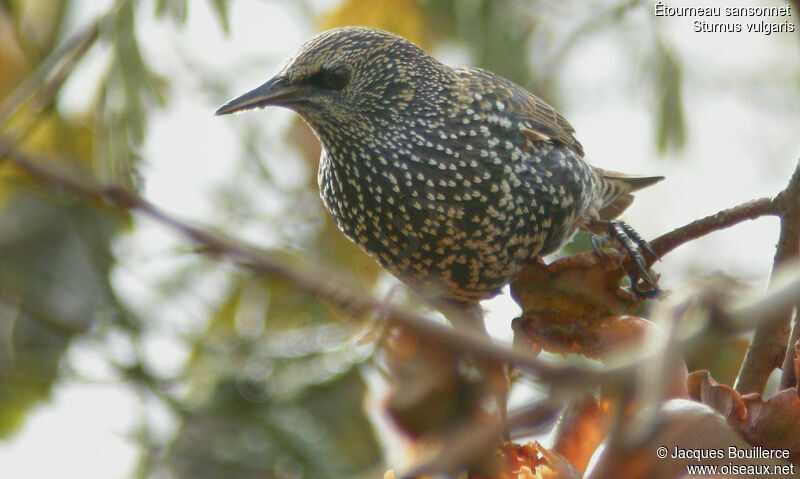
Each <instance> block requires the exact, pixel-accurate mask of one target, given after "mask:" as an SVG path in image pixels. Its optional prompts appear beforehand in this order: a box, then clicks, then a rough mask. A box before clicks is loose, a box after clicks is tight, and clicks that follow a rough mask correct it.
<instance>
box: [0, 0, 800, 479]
mask: <svg viewBox="0 0 800 479" xmlns="http://www.w3.org/2000/svg"><path fill="white" fill-rule="evenodd" d="M109 3H110V2H109V1H88V0H86V1H84V2H81V8H80V11H78V12H76V13H75V14H74V18H75V27H76V28H79V27H80V26H81V25H84V24H85V23H86V22H87V21H88V19H90V18H92V17H93V13H92V12H101V11H104V10H105V9H106V8H107V5H108V4H109ZM209 3H210V2H206V1H192V2H190V4H191V5H190V7H191V10H190V15H189V21H188V24H187V25H186V27H185V28H184V29H176V28H174V27H173V26H172V24H171V23H169V22H165V21H155V20H154V19H152V15H150V12H152V1H150V2H144V3H143V5H142V8H140V14H139V16H138V20H137V22H138V25H139V29H140V33H141V35H140V39H141V40H142V41H143V42H144V45H143V48H144V52H143V54H144V56H145V58H147V59H148V61H149V62H151V64H152V65H153V66H154V68H155V69H156V70H157V71H159V72H161V73H162V74H164V75H165V76H167V77H169V78H171V79H172V78H176V79H177V81H176V82H175V84H174V85H173V86H172V90H171V91H170V95H169V96H170V104H169V106H168V107H167V108H166V109H165V110H164V111H158V112H155V113H154V115H153V120H152V121H151V123H150V129H149V135H148V139H147V144H146V145H145V148H144V158H145V165H144V166H143V167H142V169H141V173H142V175H143V177H144V178H145V184H146V187H145V190H144V195H145V196H146V197H147V199H149V200H151V201H153V202H154V203H155V204H157V205H158V206H159V207H162V208H164V209H166V210H167V211H170V212H173V213H177V214H179V215H180V216H181V217H183V218H187V219H192V220H195V221H198V222H202V223H205V224H209V223H210V224H224V223H225V221H224V219H221V218H218V214H219V212H220V209H219V207H218V206H216V205H215V204H214V203H213V198H214V195H212V194H210V193H211V192H213V191H214V190H215V189H216V188H217V187H218V186H219V185H220V184H221V182H224V181H226V180H227V179H229V178H230V176H231V173H230V170H231V168H232V165H233V164H234V159H235V158H238V157H239V145H238V142H237V138H236V135H235V131H236V129H237V127H241V126H242V125H244V124H245V122H249V123H248V124H253V122H255V124H258V125H263V132H264V135H265V136H267V137H268V138H270V139H271V140H272V141H271V143H272V144H278V143H280V138H281V134H282V128H283V126H284V125H286V124H287V121H288V120H289V119H290V118H291V113H290V112H287V111H282V110H277V109H272V110H268V111H263V112H258V113H251V114H250V115H248V116H237V117H233V118H231V117H225V118H216V117H214V116H213V112H214V110H215V109H216V108H217V107H218V106H219V103H218V102H215V100H219V99H212V98H208V97H206V96H204V95H202V94H201V93H200V89H199V88H200V81H201V80H202V78H197V77H196V76H195V75H196V74H197V73H198V72H196V71H194V70H192V69H189V68H187V63H186V59H187V58H188V59H190V60H191V61H192V62H200V64H201V68H202V71H201V73H202V72H208V71H216V72H219V75H220V77H221V78H224V79H225V80H226V81H227V82H228V84H229V85H230V87H231V92H244V91H247V90H249V89H251V88H253V87H255V86H257V85H258V84H260V83H261V82H263V81H264V80H266V79H267V78H268V77H269V76H270V75H271V74H272V73H274V72H275V71H276V70H277V68H278V65H279V64H280V63H281V62H282V61H283V60H284V59H285V58H287V57H288V56H289V55H291V54H292V53H293V52H294V50H295V49H296V48H297V47H298V46H299V45H300V44H301V43H302V41H303V40H304V39H305V38H307V37H308V36H310V35H311V34H312V33H313V31H312V30H310V26H309V25H307V23H306V22H305V21H303V19H301V18H298V17H296V16H295V15H296V13H295V12H294V11H293V10H292V9H290V8H286V7H285V6H284V4H283V3H280V2H277V1H263V0H262V1H259V0H237V1H234V2H232V4H231V19H230V20H231V22H230V23H231V27H232V28H231V29H232V33H231V35H230V36H227V37H226V36H224V35H222V33H221V32H220V30H219V29H218V27H217V23H216V19H215V18H214V17H213V15H212V13H211V11H210V9H209V6H208V4H209ZM598 3H603V2H598ZM668 3H669V5H671V6H679V5H691V4H694V5H712V4H715V5H720V6H723V7H724V6H730V5H748V4H749V5H763V4H772V3H771V2H764V3H762V2H759V1H757V0H752V1H733V0H731V1H729V2H699V1H698V2H680V3H679V2H677V1H675V2H668ZM332 4H335V2H334V1H333V0H327V1H324V2H319V8H320V9H324V8H328V7H329V6H330V5H332ZM776 4H777V3H776ZM578 10H579V9H578ZM578 10H576V12H575V13H576V15H578V14H580V11H578ZM651 12H652V11H648V10H647V9H642V11H640V12H638V13H637V14H636V15H633V16H631V17H630V20H629V26H630V28H628V29H626V30H624V31H620V32H618V33H614V34H606V35H604V36H603V37H599V36H597V35H591V36H589V37H587V40H585V41H584V42H582V43H581V44H580V46H579V48H577V49H575V50H574V51H573V53H572V54H571V56H570V57H569V58H568V59H567V61H566V64H565V67H564V69H563V71H562V73H561V75H560V76H559V77H558V81H559V82H560V84H561V87H560V89H561V91H562V94H561V98H562V99H563V101H562V104H561V105H559V106H560V107H561V108H560V109H561V111H562V113H564V114H565V116H566V117H567V118H568V119H569V121H570V122H571V123H572V124H573V126H574V127H575V128H576V130H577V135H578V138H579V139H580V141H581V142H582V143H583V145H584V147H585V150H586V151H587V157H588V159H589V161H590V162H592V163H594V164H596V165H598V166H601V167H604V168H608V169H613V170H619V171H626V172H631V173H640V174H647V175H652V174H662V175H665V176H666V177H667V180H666V181H664V182H662V183H660V184H658V185H656V186H654V187H652V188H650V189H648V190H646V191H644V192H642V193H641V194H640V195H638V197H637V201H636V202H635V203H634V205H633V206H632V207H631V208H630V210H629V211H628V212H627V213H626V219H627V220H628V222H629V223H631V224H632V225H635V227H636V229H637V230H638V231H639V232H640V233H642V235H643V236H644V237H645V238H652V237H654V236H657V235H659V234H662V233H664V232H667V231H669V230H671V229H673V228H675V227H677V226H680V225H683V224H685V223H687V222H689V221H691V220H694V219H697V218H699V217H702V216H705V215H708V214H712V213H715V212H717V211H719V210H720V209H723V208H726V207H731V206H734V205H737V204H739V203H742V202H744V201H747V200H750V199H754V198H758V197H761V196H769V195H773V194H775V193H777V192H778V191H779V190H780V189H782V188H783V187H784V186H785V183H786V181H787V180H788V177H789V175H790V173H791V171H792V169H793V168H794V165H795V163H796V161H797V158H798V155H800V145H799V142H798V138H800V137H799V136H798V132H800V116H798V115H797V112H798V111H800V109H799V108H798V105H799V104H800V102H799V101H798V95H797V90H796V89H795V90H791V89H789V88H788V87H786V89H784V90H780V89H776V88H783V87H780V83H779V82H776V83H775V84H771V83H770V82H771V81H773V80H775V79H779V80H780V79H785V81H784V82H783V84H784V85H790V84H791V83H792V82H794V83H795V84H796V82H797V78H798V67H797V65H798V64H800V62H798V60H800V41H798V40H799V39H800V36H799V35H800V33H798V32H795V33H777V34H773V35H770V36H765V35H762V34H753V33H740V34H711V33H693V32H692V31H691V22H692V21H693V20H694V19H687V18H671V19H667V18H654V17H653V16H652V14H651ZM584 13H585V12H584ZM790 21H793V22H794V23H795V26H796V28H798V29H800V25H798V20H797V15H796V14H795V15H793V16H792V17H791V18H790ZM637 22H638V23H637ZM650 22H657V23H658V24H659V26H660V27H661V30H662V34H663V38H664V40H665V41H666V42H667V43H668V44H670V45H672V46H673V48H674V51H675V54H676V56H677V57H678V59H679V60H680V61H681V63H682V64H683V65H684V66H685V74H686V83H685V85H684V101H685V104H686V118H687V126H688V129H687V131H688V140H689V143H688V147H687V148H686V150H685V151H683V152H682V153H680V154H679V155H673V156H670V157H667V158H664V157H659V156H658V155H657V154H656V152H655V150H654V147H653V144H654V141H653V138H654V132H653V131H652V128H653V127H652V124H651V118H652V114H651V110H652V108H653V104H654V102H653V100H652V99H651V98H650V95H649V90H648V87H647V86H646V85H647V84H648V82H649V79H648V78H647V77H646V75H647V74H648V71H647V68H646V65H647V63H648V61H649V59H648V58H646V57H645V56H644V55H645V54H646V52H647V48H646V46H647V44H648V43H649V42H651V41H652V38H650V36H649V35H650V34H649V33H648V32H650V31H651V30H650V26H649V23H650ZM637 35H638V36H637ZM620 43H623V44H626V45H629V48H630V49H631V50H632V51H634V52H635V53H636V54H637V55H640V56H641V58H639V64H637V65H636V69H637V70H636V71H635V72H634V74H631V73H630V71H629V68H628V66H627V65H628V62H627V60H626V57H625V56H624V55H623V54H622V52H620V50H619V45H620ZM104 54H105V52H102V51H97V52H95V53H94V54H93V55H92V57H91V61H90V62H89V65H87V66H86V67H85V68H83V69H82V70H81V71H80V72H79V75H78V76H77V77H76V78H75V79H74V80H73V81H71V82H70V83H69V84H68V86H67V91H66V93H65V98H64V100H63V104H62V106H63V107H64V108H65V109H67V110H70V109H72V110H80V109H82V108H84V107H85V104H84V103H83V102H84V100H83V99H84V98H86V93H85V91H86V90H85V88H86V85H90V84H92V83H93V81H95V80H93V78H96V76H97V75H99V74H100V72H102V69H103V65H104V63H103V62H104V60H103V58H104ZM454 57H459V55H457V54H456V55H454ZM462 57H463V55H462ZM443 60H445V61H446V62H447V58H444V59H443ZM253 64H256V65H259V66H263V68H253V66H252V65H253ZM765 73H766V74H765ZM276 154H281V155H295V153H294V152H292V151H291V150H288V149H285V147H284V149H283V150H278V153H276ZM287 163H291V162H287ZM285 174H286V180H287V181H293V180H294V181H297V179H298V178H300V177H301V176H300V175H299V174H298V172H296V171H287V172H286V173H285ZM243 188H244V189H245V192H246V194H248V195H252V198H253V201H254V202H256V204H257V205H258V207H259V208H260V207H263V208H264V209H265V210H267V211H271V210H273V209H274V208H275V205H274V204H273V202H274V201H275V198H274V197H271V196H270V195H268V194H266V193H263V192H260V191H258V190H257V189H256V188H255V185H244V186H243ZM217 220H219V223H214V222H215V221H217ZM266 231H267V228H266V227H265V226H260V225H249V226H247V227H245V228H243V229H242V231H241V235H239V236H241V237H244V238H246V239H247V240H248V241H252V242H254V243H257V244H262V245H268V244H269V243H270V241H271V240H273V239H274V238H270V237H269V235H268V234H267V233H266ZM776 239H777V221H774V220H760V221H757V222H750V223H748V224H745V225H741V226H737V227H735V228H733V229H731V230H728V231H725V232H721V233H716V234H714V235H712V236H709V237H707V238H704V239H702V240H700V241H695V242H693V243H691V244H689V245H687V246H684V247H682V248H680V249H679V250H677V251H675V252H673V253H671V254H670V255H668V256H667V257H666V258H664V261H663V263H660V264H659V265H658V267H657V270H658V271H659V272H660V273H662V275H663V276H662V286H663V287H665V288H680V287H681V284H682V283H683V282H684V281H685V280H686V278H687V277H689V274H690V273H689V272H688V269H689V268H694V269H696V270H699V271H706V272H721V273H725V274H732V275H737V276H738V275H740V276H744V277H747V278H754V279H755V280H756V281H757V284H756V285H757V286H759V287H761V286H763V284H764V280H765V278H766V275H767V274H768V272H769V267H770V264H771V260H772V255H773V252H774V251H773V247H774V244H775V241H776ZM181 243H182V241H181V240H180V238H176V237H175V236H174V235H173V234H172V233H170V232H166V231H164V230H163V228H162V227H160V226H158V225H154V224H151V223H150V222H147V221H139V222H137V231H136V233H134V234H133V235H131V236H129V237H127V238H125V239H123V240H122V241H121V242H120V245H119V246H118V250H117V251H118V253H120V254H122V255H125V259H123V261H122V263H123V264H122V266H121V267H120V268H119V270H118V271H117V272H115V275H114V281H115V284H116V287H117V289H118V291H119V294H120V295H121V296H123V297H124V298H126V301H127V302H128V303H130V304H132V305H135V304H137V303H139V302H140V300H141V303H142V304H152V302H153V301H154V300H155V299H157V296H158V295H157V292H154V291H152V290H151V289H148V285H149V284H151V283H152V282H153V278H158V277H160V275H163V274H168V273H169V272H170V271H174V269H175V268H176V267H178V266H179V265H180V262H181V261H182V260H181V259H169V257H170V256H171V252H172V249H173V247H175V246H176V245H178V244H181ZM220 269H221V271H220V272H219V273H218V274H217V275H210V276H209V277H208V278H204V279H202V280H201V281H200V282H199V283H198V286H197V288H198V291H210V290H211V291H213V290H214V289H221V288H218V286H219V285H224V282H225V274H226V270H225V268H220ZM215 286H217V288H215ZM198 296H200V295H198ZM214 301H215V298H214V297H213V295H212V296H211V297H209V296H207V295H202V297H188V298H180V299H179V301H177V302H176V303H178V304H166V305H162V306H161V309H160V310H159V312H161V313H163V314H160V315H159V316H160V318H170V319H169V323H168V324H165V325H164V330H165V331H167V332H174V331H181V330H185V329H192V328H197V327H202V324H197V323H198V321H199V320H200V319H201V318H203V317H205V316H206V314H205V313H206V312H207V311H208V308H212V307H214V305H215V303H214ZM487 307H488V309H489V310H490V312H491V316H493V317H494V318H495V319H496V320H495V321H492V322H490V324H489V326H490V329H491V330H492V332H493V334H495V335H496V336H498V337H507V336H508V329H509V328H508V320H509V318H511V317H513V315H514V314H516V313H515V312H514V311H515V310H516V306H515V305H514V304H513V303H512V302H511V301H510V299H509V298H508V297H507V295H506V296H504V297H501V298H498V299H496V300H493V301H491V302H488V303H487ZM151 313H152V311H151ZM147 347H149V348H152V349H151V350H152V351H153V352H154V355H155V356H157V357H164V358H165V359H164V360H163V361H162V362H161V363H159V367H162V368H168V369H172V368H176V369H177V368H179V367H180V364H181V361H182V359H183V355H184V354H185V351H182V350H180V348H178V349H176V348H177V346H176V345H175V344H174V343H172V342H169V341H168V340H163V339H160V340H154V341H152V342H150V343H148V345H147ZM91 348H92V346H91V345H86V344H79V345H76V346H75V347H74V348H73V350H72V351H71V353H70V355H69V364H70V366H71V367H73V368H75V369H76V370H78V371H79V372H80V373H82V374H84V375H85V374H89V375H91V376H92V377H95V378H101V379H105V381H98V382H91V383H86V382H80V381H79V382H72V381H64V382H62V383H60V384H59V385H58V386H57V387H56V390H55V392H54V395H53V399H52V401H51V402H50V403H48V404H45V405H42V406H40V407H39V408H38V409H37V410H36V411H35V412H34V413H33V414H31V415H30V417H29V419H28V422H27V424H26V425H25V427H24V428H23V429H22V431H21V432H20V433H19V434H18V435H17V436H15V437H14V438H13V439H12V440H11V441H8V442H5V443H0V477H1V478H13V479H27V478H49V477H59V478H72V477H75V478H78V477H79V478H82V479H95V478H97V479H101V478H102V479H113V478H122V477H127V476H128V473H129V472H130V471H131V469H132V467H133V465H134V464H135V461H136V454H137V450H136V448H135V445H134V444H133V443H131V442H129V441H128V440H127V439H126V437H127V436H128V435H129V434H130V433H131V432H132V427H133V426H134V425H135V424H136V421H137V420H138V418H139V417H140V414H153V413H152V412H150V411H151V409H152V408H151V407H150V406H151V405H148V406H147V407H145V406H143V405H142V404H141V403H140V402H139V399H138V397H137V396H136V395H135V394H133V393H132V391H128V390H125V389H124V388H120V387H119V384H118V383H117V382H115V381H114V378H113V376H110V375H109V372H108V371H103V370H102V368H101V369H100V370H97V368H96V367H95V366H93V364H96V362H97V361H99V356H94V354H96V353H93V352H92V351H91ZM155 414H158V412H156V413H155ZM162 422H165V424H167V426H166V429H167V430H165V431H164V432H163V433H165V434H166V433H168V429H169V424H170V422H169V420H167V419H165V420H164V421H162Z"/></svg>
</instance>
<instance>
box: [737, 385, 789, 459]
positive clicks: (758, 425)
mask: <svg viewBox="0 0 800 479" xmlns="http://www.w3.org/2000/svg"><path fill="white" fill-rule="evenodd" d="M742 400H743V402H744V404H745V406H746V407H747V417H746V418H745V419H744V421H742V422H741V423H740V424H739V428H740V429H741V431H742V433H744V436H745V437H746V438H747V440H748V441H749V442H750V443H751V444H754V445H758V446H763V447H765V448H768V449H788V450H789V453H790V454H791V461H792V462H793V463H795V464H800V432H799V431H798V429H800V398H798V397H797V394H796V391H795V390H794V389H785V390H783V391H780V392H778V393H777V394H775V395H774V396H772V397H771V398H769V399H768V400H766V401H764V400H763V399H761V398H760V397H758V396H757V395H755V394H748V395H746V396H744V397H743V398H742Z"/></svg>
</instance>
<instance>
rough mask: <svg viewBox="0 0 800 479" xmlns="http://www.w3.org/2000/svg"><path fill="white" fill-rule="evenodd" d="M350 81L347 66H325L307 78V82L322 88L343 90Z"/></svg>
mask: <svg viewBox="0 0 800 479" xmlns="http://www.w3.org/2000/svg"><path fill="white" fill-rule="evenodd" d="M349 81H350V72H349V71H347V69H345V68H336V69H333V70H330V69H327V68H323V69H321V70H319V71H318V72H316V73H314V74H313V75H311V76H310V77H308V78H306V80H305V83H307V84H309V85H311V86H313V87H316V88H320V89H322V90H341V89H342V88H344V87H345V86H347V83H348V82H349Z"/></svg>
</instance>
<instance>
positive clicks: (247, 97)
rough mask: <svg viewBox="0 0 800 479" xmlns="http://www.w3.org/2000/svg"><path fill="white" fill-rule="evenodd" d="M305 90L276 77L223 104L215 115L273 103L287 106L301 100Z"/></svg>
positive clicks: (262, 106)
mask: <svg viewBox="0 0 800 479" xmlns="http://www.w3.org/2000/svg"><path fill="white" fill-rule="evenodd" d="M304 90H305V88H303V87H302V86H297V85H289V84H287V83H286V79H285V78H283V77H274V78H273V79H271V80H270V81H268V82H266V83H264V84H263V85H261V86H260V87H258V88H256V89H255V90H251V91H249V92H247V93H245V94H244V95H242V96H240V97H237V98H234V99H233V100H231V101H229V102H228V103H226V104H224V105H222V106H221V107H220V108H219V110H217V111H216V113H215V115H227V114H229V113H236V112H239V111H244V110H252V109H253V108H264V107H267V106H272V105H278V106H287V105H289V104H290V103H292V102H293V101H297V100H299V99H300V98H301V95H302V93H303V91H304Z"/></svg>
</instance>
